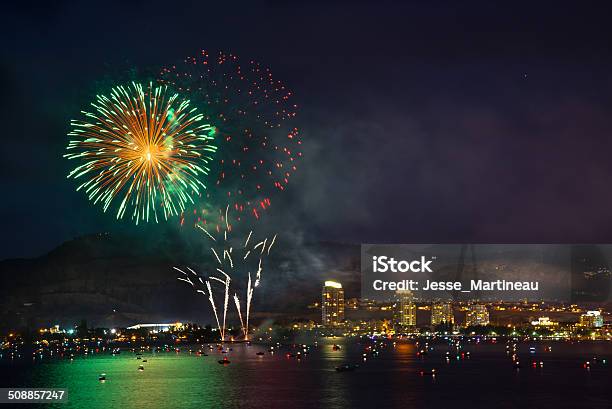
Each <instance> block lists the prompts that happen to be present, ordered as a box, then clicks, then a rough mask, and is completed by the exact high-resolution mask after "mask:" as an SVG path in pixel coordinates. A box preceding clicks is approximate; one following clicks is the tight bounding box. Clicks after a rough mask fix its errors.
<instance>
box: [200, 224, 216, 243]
mask: <svg viewBox="0 0 612 409" xmlns="http://www.w3.org/2000/svg"><path fill="white" fill-rule="evenodd" d="M196 227H197V228H198V229H200V230H202V231H203V232H204V233H206V235H207V236H208V237H209V238H210V239H211V240H212V241H217V240H216V239H215V238H214V237H213V236H212V235H211V234H210V233H209V232H208V230H206V229H205V228H204V227H202V226H200V225H199V224H198V225H196Z"/></svg>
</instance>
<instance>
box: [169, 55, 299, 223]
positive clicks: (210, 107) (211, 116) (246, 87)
mask: <svg viewBox="0 0 612 409" xmlns="http://www.w3.org/2000/svg"><path fill="white" fill-rule="evenodd" d="M159 80H160V82H161V83H165V84H171V85H172V86H174V87H176V89H177V90H179V91H180V92H185V93H187V94H189V95H190V97H191V99H192V100H193V101H194V102H197V103H198V104H199V105H200V106H202V109H203V111H204V112H205V115H206V120H209V121H212V122H214V123H215V124H217V126H218V130H219V138H218V140H219V145H220V152H219V155H217V156H216V157H215V162H214V165H212V166H211V167H212V173H211V176H214V177H215V178H216V184H217V189H215V192H214V193H212V192H206V195H205V196H204V197H203V199H205V202H204V205H202V203H200V204H199V206H195V207H194V208H193V209H191V211H190V212H189V213H185V215H184V217H189V219H188V220H189V221H192V220H193V221H194V222H195V223H198V222H204V223H206V221H207V219H208V220H210V219H211V217H212V218H214V217H216V214H217V210H219V209H224V208H225V206H226V205H227V204H229V205H230V206H231V208H232V210H234V211H236V212H237V214H238V217H237V220H240V217H241V215H243V214H245V213H248V214H250V215H252V216H254V217H255V218H259V216H260V214H261V212H262V211H263V210H265V209H267V208H268V207H269V206H270V205H271V196H272V195H273V193H274V192H277V191H283V190H285V188H286V186H287V184H288V183H289V180H290V178H291V176H292V174H293V172H295V171H296V170H297V163H298V160H299V159H300V157H301V156H302V152H301V144H302V141H301V137H300V133H299V130H298V129H297V128H296V127H295V125H294V118H295V116H296V113H297V105H296V104H295V103H294V101H293V93H292V92H291V91H290V90H289V89H288V88H287V87H286V86H285V85H284V84H283V83H282V82H281V81H279V80H277V79H276V78H275V77H274V76H273V74H272V72H271V71H270V69H269V68H266V67H263V66H262V65H260V64H258V63H256V62H254V61H241V60H240V59H239V58H238V57H237V56H235V55H233V54H227V53H223V52H219V53H216V54H210V53H209V52H207V51H202V52H201V53H200V54H199V55H198V56H196V57H189V58H186V59H185V60H184V61H183V62H181V63H179V64H176V65H173V66H170V67H166V68H163V69H162V71H161V73H160V77H159ZM211 202H212V203H215V204H216V205H213V206H206V205H207V204H210V203H211Z"/></svg>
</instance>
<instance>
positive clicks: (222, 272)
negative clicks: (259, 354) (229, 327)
mask: <svg viewBox="0 0 612 409" xmlns="http://www.w3.org/2000/svg"><path fill="white" fill-rule="evenodd" d="M217 271H218V272H220V273H221V274H223V275H224V276H225V280H222V279H221V278H218V277H210V279H211V280H216V281H218V282H220V283H222V284H223V285H224V286H225V297H224V298H223V327H222V328H223V336H222V337H221V339H222V340H225V323H226V319H227V305H228V302H229V287H230V282H231V280H232V279H231V278H230V276H229V275H227V274H226V273H225V271H223V270H221V269H220V268H218V269H217Z"/></svg>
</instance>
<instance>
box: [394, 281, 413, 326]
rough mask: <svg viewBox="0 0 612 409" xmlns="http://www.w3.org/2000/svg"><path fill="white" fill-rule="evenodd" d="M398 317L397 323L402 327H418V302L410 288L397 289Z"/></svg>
mask: <svg viewBox="0 0 612 409" xmlns="http://www.w3.org/2000/svg"><path fill="white" fill-rule="evenodd" d="M395 295H396V296H397V303H396V317H397V324H398V325H399V326H401V327H404V328H406V327H416V325H417V323H416V310H417V308H416V304H415V303H414V298H413V296H412V292H410V291H408V290H400V291H396V292H395Z"/></svg>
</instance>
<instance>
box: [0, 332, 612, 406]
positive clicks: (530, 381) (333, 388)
mask: <svg viewBox="0 0 612 409" xmlns="http://www.w3.org/2000/svg"><path fill="white" fill-rule="evenodd" d="M424 342H425V341H423V340H420V341H419V343H420V344H419V346H417V345H415V344H414V343H413V342H405V341H398V342H396V343H395V344H394V343H393V342H391V341H383V342H377V343H373V342H371V341H368V340H364V339H361V340H358V339H344V338H335V339H330V338H328V339H323V340H320V342H319V343H318V345H312V346H311V347H310V348H309V353H308V354H303V353H302V355H301V356H302V358H301V359H298V358H297V356H293V357H288V356H287V353H297V351H303V348H301V347H300V348H293V349H291V348H289V347H281V348H280V349H279V350H278V351H277V352H276V353H275V354H273V355H271V354H269V353H268V351H267V348H266V347H265V346H263V345H252V346H247V345H245V344H236V345H233V346H231V348H232V350H228V351H227V354H226V355H227V356H228V358H229V359H230V360H231V364H229V365H220V364H218V362H217V361H218V360H219V359H221V357H222V356H223V355H224V354H221V352H219V351H217V350H216V349H213V350H208V348H207V349H205V351H206V353H208V356H198V355H197V354H196V353H189V352H187V350H186V349H185V348H184V347H182V349H181V351H180V352H178V353H177V352H143V355H142V359H140V360H139V359H137V358H136V355H135V354H134V353H133V352H130V351H124V352H122V353H121V354H119V355H116V356H112V355H110V354H108V353H104V354H97V355H93V356H91V355H90V356H77V357H75V358H74V360H70V359H65V358H64V359H45V360H43V361H42V362H40V361H37V362H36V363H34V364H25V363H24V362H21V361H14V362H5V363H3V365H2V377H3V385H6V386H15V387H18V386H21V387H25V386H28V387H57V388H60V387H63V388H68V389H69V402H68V403H66V404H57V405H56V407H58V408H66V409H68V408H82V407H88V408H109V407H122V408H164V407H174V408H202V407H204V408H220V407H224V408H225V407H227V408H262V409H263V408H287V407H291V408H293V409H300V408H313V407H325V408H355V407H385V408H387V407H388V408H395V407H402V408H411V407H414V408H420V407H428V408H440V409H442V408H448V407H451V406H452V407H469V408H479V407H482V408H484V407H491V405H494V406H495V407H498V408H524V407H538V408H568V409H569V408H575V407H589V408H609V407H610V405H612V398H611V394H610V391H609V382H610V379H611V377H610V365H609V363H603V359H606V360H609V357H610V356H612V354H611V352H612V348H611V346H610V343H608V342H581V343H579V344H576V343H569V342H533V343H530V342H521V343H518V344H517V351H516V353H517V355H518V357H519V360H520V361H521V363H522V367H521V368H520V369H516V368H514V367H513V365H512V361H511V358H510V354H511V352H508V347H509V346H510V345H512V344H511V343H510V344H506V343H505V342H497V343H490V342H480V343H478V344H477V343H476V342H475V341H470V342H468V341H464V342H462V343H461V348H460V350H456V349H455V348H453V347H451V346H449V345H448V343H440V342H438V343H433V342H432V343H431V344H430V348H432V350H428V352H427V354H426V355H417V353H418V352H419V351H420V350H422V349H423V348H424ZM334 343H336V344H338V345H339V347H340V348H339V349H334V348H333V347H332V345H333V344H334ZM368 347H369V349H368ZM530 347H534V348H535V350H534V351H535V352H531V351H530ZM374 351H375V353H374ZM256 352H265V355H263V356H258V355H256ZM447 352H449V354H447ZM364 353H367V356H366V358H367V359H366V361H365V362H364V361H363V354H364ZM447 356H449V357H450V359H448V360H447ZM594 357H596V358H597V361H593V360H592V359H593V358H594ZM145 359H146V362H144V363H143V361H144V360H145ZM586 361H589V362H590V368H584V367H583V364H584V362H586ZM532 362H537V366H535V367H533V366H532ZM540 362H542V363H543V365H542V366H540ZM344 363H358V364H359V365H360V367H359V368H358V369H357V370H355V371H354V372H338V371H336V370H335V368H336V367H337V366H338V365H341V364H344ZM139 365H144V367H145V370H144V371H138V366H139ZM432 369H435V370H436V372H435V373H436V376H433V377H432V376H428V375H427V374H428V373H430V372H431V370H432ZM420 371H424V373H425V376H421V375H420ZM100 373H106V374H107V380H106V382H100V381H98V375H99V374H100Z"/></svg>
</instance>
